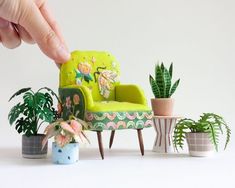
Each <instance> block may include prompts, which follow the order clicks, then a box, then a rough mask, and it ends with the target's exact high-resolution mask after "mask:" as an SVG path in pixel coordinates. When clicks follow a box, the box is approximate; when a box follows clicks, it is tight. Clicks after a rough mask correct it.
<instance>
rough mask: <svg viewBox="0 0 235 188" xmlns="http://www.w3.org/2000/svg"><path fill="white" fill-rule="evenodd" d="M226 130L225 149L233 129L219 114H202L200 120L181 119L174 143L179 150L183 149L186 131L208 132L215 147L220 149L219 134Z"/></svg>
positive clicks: (175, 132)
mask: <svg viewBox="0 0 235 188" xmlns="http://www.w3.org/2000/svg"><path fill="white" fill-rule="evenodd" d="M224 130H225V131H226V141H225V146H224V149H226V147H227V145H228V143H229V141H230V135H231V130H230V128H229V127H228V125H227V123H226V122H225V121H224V119H223V118H222V117H221V116H219V115H216V114H214V113H204V114H203V115H201V116H200V119H199V120H198V121H194V120H192V119H186V118H185V119H181V120H180V121H179V122H178V123H177V124H176V126H175V129H174V135H173V143H174V146H175V148H176V150H177V151H178V147H180V148H181V149H183V146H184V141H185V138H186V136H185V134H186V133H188V132H192V133H208V135H209V138H210V140H211V142H212V144H213V145H214V147H215V150H216V151H218V145H219V134H223V132H224Z"/></svg>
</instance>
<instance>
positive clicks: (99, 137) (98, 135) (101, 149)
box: [97, 131, 104, 159]
mask: <svg viewBox="0 0 235 188" xmlns="http://www.w3.org/2000/svg"><path fill="white" fill-rule="evenodd" d="M101 132H102V131H97V138H98V143H99V150H100V155H101V158H102V159H104V149H103V143H102V135H101Z"/></svg>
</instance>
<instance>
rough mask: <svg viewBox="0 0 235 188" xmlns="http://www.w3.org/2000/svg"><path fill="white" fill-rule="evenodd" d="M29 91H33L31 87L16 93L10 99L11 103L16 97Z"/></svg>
mask: <svg viewBox="0 0 235 188" xmlns="http://www.w3.org/2000/svg"><path fill="white" fill-rule="evenodd" d="M29 90H31V88H30V87H28V88H23V89H20V90H19V91H17V92H16V93H14V94H13V95H12V96H11V98H10V99H9V101H11V100H12V99H13V98H14V97H16V96H18V95H20V94H22V93H25V92H27V91H29Z"/></svg>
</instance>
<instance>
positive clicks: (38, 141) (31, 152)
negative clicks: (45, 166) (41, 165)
mask: <svg viewBox="0 0 235 188" xmlns="http://www.w3.org/2000/svg"><path fill="white" fill-rule="evenodd" d="M44 138H45V135H44V134H37V135H33V136H29V137H27V136H25V135H23V136H22V156H23V157H24V158H29V159H40V158H45V157H46V156H47V144H46V146H45V147H44V148H43V149H42V140H43V139H44Z"/></svg>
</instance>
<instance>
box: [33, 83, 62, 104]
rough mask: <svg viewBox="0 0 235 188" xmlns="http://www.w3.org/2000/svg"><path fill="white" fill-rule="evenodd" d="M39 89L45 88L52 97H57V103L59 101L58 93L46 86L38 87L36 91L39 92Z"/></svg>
mask: <svg viewBox="0 0 235 188" xmlns="http://www.w3.org/2000/svg"><path fill="white" fill-rule="evenodd" d="M41 90H47V91H48V92H49V93H51V95H52V96H54V97H55V98H56V99H57V101H58V102H59V103H61V101H60V99H59V97H58V95H57V94H56V93H55V92H54V91H53V90H52V89H50V88H48V87H42V88H40V89H39V90H38V91H37V92H39V91H41Z"/></svg>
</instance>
